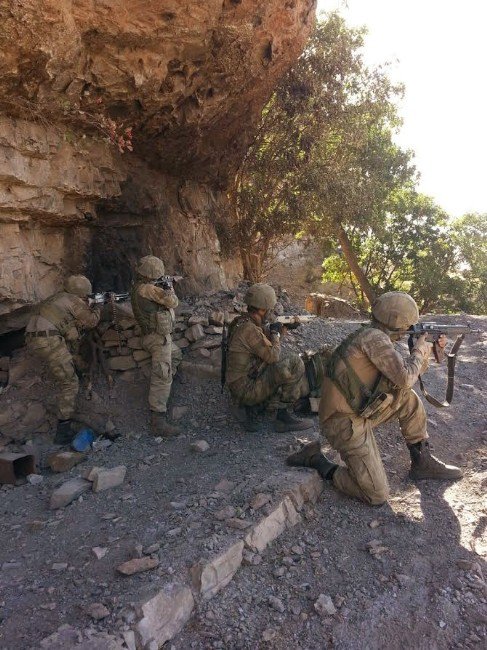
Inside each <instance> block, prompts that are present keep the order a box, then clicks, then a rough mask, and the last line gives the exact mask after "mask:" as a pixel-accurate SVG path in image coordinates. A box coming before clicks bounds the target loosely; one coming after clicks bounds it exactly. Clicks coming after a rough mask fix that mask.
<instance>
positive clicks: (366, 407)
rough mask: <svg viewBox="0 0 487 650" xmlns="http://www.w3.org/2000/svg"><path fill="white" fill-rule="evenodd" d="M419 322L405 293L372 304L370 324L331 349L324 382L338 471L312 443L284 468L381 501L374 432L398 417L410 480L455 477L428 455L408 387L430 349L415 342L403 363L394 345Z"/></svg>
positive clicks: (324, 418) (419, 410)
mask: <svg viewBox="0 0 487 650" xmlns="http://www.w3.org/2000/svg"><path fill="white" fill-rule="evenodd" d="M418 318H419V312H418V306H417V305H416V303H415V301H414V300H413V298H412V297H411V296H409V295H408V294H406V293H403V292H401V291H389V292H387V293H385V294H383V295H382V296H379V298H378V299H377V300H376V301H375V303H374V304H373V305H372V324H371V326H370V327H365V328H363V329H361V330H357V331H356V332H354V333H353V334H351V335H350V336H349V337H347V338H346V339H345V341H343V343H342V344H341V345H339V346H338V348H337V349H336V350H335V351H334V352H333V354H332V355H331V357H330V359H329V360H328V362H327V364H326V373H325V377H324V379H323V385H322V395H321V401H320V413H319V415H320V424H321V430H322V432H323V434H324V436H325V437H326V438H327V440H328V442H329V443H330V444H331V446H332V447H333V448H334V449H336V450H337V451H338V452H339V453H340V456H341V458H342V460H343V461H344V463H345V467H344V466H342V465H336V464H335V463H333V462H332V461H330V460H329V459H328V458H327V457H326V456H325V455H324V454H323V452H322V451H321V446H320V444H319V442H317V441H315V442H311V443H309V444H307V445H305V446H304V447H303V448H302V449H301V450H299V451H298V452H296V453H294V454H291V455H290V456H288V458H287V463H288V464H289V465H292V466H304V467H313V468H314V469H317V470H318V472H319V473H320V475H321V476H322V478H324V479H325V480H331V481H333V483H334V484H335V486H336V487H337V488H338V489H339V490H340V491H341V492H344V493H345V494H348V495H350V496H352V497H357V498H359V499H361V500H362V501H365V502H366V503H368V504H369V505H379V504H381V503H384V501H386V500H387V498H388V496H389V486H388V483H387V477H386V474H385V471H384V467H383V465H382V461H381V458H380V454H379V450H378V448H377V443H376V440H375V436H374V432H373V427H375V426H377V425H379V424H382V423H384V422H387V421H388V420H391V419H392V418H397V419H398V420H399V425H400V428H401V432H402V435H403V436H404V439H405V441H406V443H407V446H408V448H409V453H410V455H411V469H410V472H409V475H410V476H411V478H413V479H415V480H418V479H438V480H455V479H457V478H460V477H461V476H462V470H461V469H460V468H459V467H455V466H454V465H447V464H446V463H443V462H442V461H441V460H439V459H438V458H436V457H435V456H433V455H432V454H431V450H430V446H429V443H428V440H427V439H428V434H427V432H426V413H425V410H424V407H423V404H422V402H421V401H420V399H419V397H418V396H417V394H416V393H415V392H414V391H413V390H412V386H413V384H414V383H415V382H416V380H417V379H418V376H419V375H420V374H422V373H423V372H425V371H426V369H427V367H428V358H429V354H430V351H431V348H430V346H429V344H428V343H427V342H426V337H425V336H420V337H419V338H418V339H417V340H416V344H415V345H414V347H413V349H412V351H411V355H410V356H409V357H407V358H406V359H404V358H403V357H402V356H401V355H400V354H399V353H398V352H397V351H396V349H395V347H394V344H393V341H394V340H396V341H397V340H398V339H399V338H400V337H401V334H402V333H404V332H406V331H407V330H408V328H409V327H410V326H411V325H413V324H414V323H417V321H418ZM445 343H446V341H442V344H440V343H439V345H441V346H444V345H445Z"/></svg>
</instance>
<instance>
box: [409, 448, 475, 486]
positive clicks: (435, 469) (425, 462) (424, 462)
mask: <svg viewBox="0 0 487 650" xmlns="http://www.w3.org/2000/svg"><path fill="white" fill-rule="evenodd" d="M408 447H409V453H410V454H411V470H410V472H409V476H410V477H411V478H412V479H425V478H432V479H438V480H440V481H441V480H454V479H458V478H461V477H462V476H463V472H462V470H461V469H460V468H459V467H455V465H446V464H445V463H442V462H441V460H438V458H435V456H433V455H432V453H431V452H430V448H429V444H428V442H427V441H422V442H417V443H415V444H414V445H408Z"/></svg>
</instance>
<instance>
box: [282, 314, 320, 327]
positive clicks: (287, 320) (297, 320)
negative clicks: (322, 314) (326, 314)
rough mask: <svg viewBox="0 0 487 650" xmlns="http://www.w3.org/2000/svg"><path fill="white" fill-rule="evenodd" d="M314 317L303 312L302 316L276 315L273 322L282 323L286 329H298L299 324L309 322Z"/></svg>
mask: <svg viewBox="0 0 487 650" xmlns="http://www.w3.org/2000/svg"><path fill="white" fill-rule="evenodd" d="M315 318H316V316H315V315H313V314H303V315H302V316H278V317H277V318H276V320H275V321H274V322H275V323H282V324H283V326H284V327H285V328H286V329H288V330H295V329H298V327H300V326H301V325H306V324H307V323H311V321H312V320H314V319H315Z"/></svg>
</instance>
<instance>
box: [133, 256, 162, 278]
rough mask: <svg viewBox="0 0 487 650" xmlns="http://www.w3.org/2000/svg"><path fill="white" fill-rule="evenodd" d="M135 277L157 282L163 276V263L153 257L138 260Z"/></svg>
mask: <svg viewBox="0 0 487 650" xmlns="http://www.w3.org/2000/svg"><path fill="white" fill-rule="evenodd" d="M136 270H137V275H140V276H142V277H143V278H148V279H149V280H157V279H158V278H160V277H161V276H162V275H164V262H163V261H162V260H161V259H159V258H158V257H155V256H154V255H146V256H145V257H142V258H141V259H140V260H139V263H138V265H137V269H136Z"/></svg>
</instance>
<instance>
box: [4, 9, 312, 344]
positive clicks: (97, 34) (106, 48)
mask: <svg viewBox="0 0 487 650" xmlns="http://www.w3.org/2000/svg"><path fill="white" fill-rule="evenodd" d="M315 4H316V2H315V0H266V1H264V0H224V1H223V2H222V0H218V1H217V0H208V1H207V2H204V3H202V2H199V1H198V0H162V1H159V2H154V1H151V0H132V1H131V2H128V0H122V1H121V2H113V1H112V0H103V1H100V2H96V3H95V2H92V0H69V1H68V0H37V1H36V2H34V1H33V0H18V1H17V2H15V3H2V4H1V5H0V20H1V22H2V31H1V34H0V98H1V99H0V120H1V121H0V240H1V244H0V246H1V261H0V333H2V332H5V331H8V330H11V329H15V328H18V327H21V326H22V324H23V323H24V322H25V319H26V317H27V313H28V308H29V306H30V305H32V304H33V303H35V302H37V301H38V300H40V299H42V298H44V297H45V296H46V295H48V294H49V293H50V292H51V291H52V290H53V289H55V288H57V287H58V286H59V285H60V282H61V278H62V276H63V275H64V274H65V273H66V272H69V271H83V270H84V271H86V272H88V273H89V274H90V275H91V277H92V278H93V279H94V281H95V285H96V286H97V288H109V287H113V288H115V289H120V288H122V287H123V286H126V284H127V283H128V281H129V279H130V265H131V264H132V263H133V261H134V260H135V259H136V257H137V256H138V255H139V254H140V253H147V252H153V253H155V254H161V255H163V256H164V258H165V259H166V261H167V264H168V267H169V270H174V271H176V270H177V271H178V272H180V273H182V274H184V275H185V276H186V278H187V280H186V286H185V287H184V290H185V291H200V290H202V289H208V288H220V287H224V286H225V285H226V284H227V283H228V282H230V283H231V282H232V281H233V279H234V278H235V277H236V276H237V275H238V271H239V267H238V263H236V262H235V260H234V258H233V257H232V251H231V246H229V243H228V241H227V240H228V237H222V233H224V232H225V231H226V230H228V226H229V222H230V221H231V217H230V215H229V211H228V205H227V201H228V198H227V190H228V187H229V179H231V178H232V175H233V173H234V171H235V169H236V168H237V167H238V164H239V162H240V160H241V158H242V155H243V154H244V152H245V150H246V148H247V146H248V144H249V142H250V140H251V138H252V132H253V126H254V125H255V123H256V120H257V117H258V115H259V111H260V109H261V107H262V105H263V104H264V103H265V101H266V99H267V98H268V96H269V94H270V92H271V90H272V88H273V86H274V85H275V83H276V82H277V80H278V79H279V77H280V75H282V73H283V72H284V71H285V70H286V69H287V68H288V67H289V66H290V65H291V64H292V63H293V61H294V60H295V59H296V57H297V56H298V55H299V53H300V51H301V50H302V48H303V45H304V42H305V40H306V37H307V35H308V33H309V30H310V28H311V26H312V23H313V20H314V10H315ZM132 149H133V151H131V150H132Z"/></svg>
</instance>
